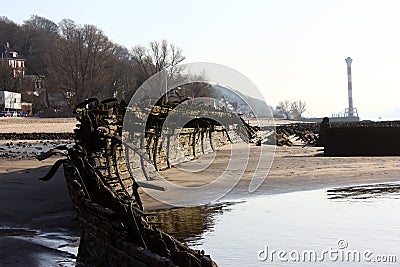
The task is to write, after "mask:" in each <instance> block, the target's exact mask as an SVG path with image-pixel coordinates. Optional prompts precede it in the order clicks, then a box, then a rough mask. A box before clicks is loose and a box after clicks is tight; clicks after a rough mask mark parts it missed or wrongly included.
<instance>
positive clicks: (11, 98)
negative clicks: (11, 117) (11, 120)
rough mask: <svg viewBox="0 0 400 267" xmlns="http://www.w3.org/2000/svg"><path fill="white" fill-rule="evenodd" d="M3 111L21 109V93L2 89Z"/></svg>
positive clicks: (1, 102) (1, 103)
mask: <svg viewBox="0 0 400 267" xmlns="http://www.w3.org/2000/svg"><path fill="white" fill-rule="evenodd" d="M0 110H1V111H20V110H21V94H20V93H15V92H9V91H0Z"/></svg>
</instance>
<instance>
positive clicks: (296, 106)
mask: <svg viewBox="0 0 400 267" xmlns="http://www.w3.org/2000/svg"><path fill="white" fill-rule="evenodd" d="M305 111H306V103H305V102H303V101H301V100H298V101H293V102H292V103H291V104H290V112H291V114H292V118H293V119H300V118H301V115H303V113H304V112H305Z"/></svg>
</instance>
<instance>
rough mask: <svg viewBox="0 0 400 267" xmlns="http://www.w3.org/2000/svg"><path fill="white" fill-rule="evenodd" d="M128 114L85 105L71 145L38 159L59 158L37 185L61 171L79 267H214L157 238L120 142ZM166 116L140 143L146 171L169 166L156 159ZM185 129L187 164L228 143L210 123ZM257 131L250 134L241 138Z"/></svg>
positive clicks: (160, 112)
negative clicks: (72, 212) (74, 221)
mask: <svg viewBox="0 0 400 267" xmlns="http://www.w3.org/2000/svg"><path fill="white" fill-rule="evenodd" d="M126 109H127V105H126V104H125V103H124V102H118V101H117V100H116V99H111V100H106V101H102V102H100V101H99V100H97V99H95V98H93V99H89V100H87V101H85V102H84V103H82V104H80V105H78V106H77V107H76V108H75V111H74V113H75V114H76V116H77V119H78V121H79V123H78V124H77V128H76V129H75V136H74V139H75V144H74V145H73V146H72V147H66V146H61V147H56V148H54V149H52V150H50V151H48V152H46V153H43V154H41V155H40V156H38V159H39V160H43V159H46V158H48V157H50V156H52V155H54V154H61V155H63V158H62V159H59V160H58V161H57V162H56V163H55V164H54V166H53V167H52V168H51V169H50V171H49V173H48V174H47V175H46V176H45V177H42V178H41V180H44V181H47V180H49V179H51V178H52V176H53V175H54V174H55V172H56V171H57V169H58V168H59V167H61V166H62V167H63V169H64V174H65V178H66V183H67V186H68V189H69V194H70V197H71V199H72V202H73V204H74V206H75V209H76V212H77V216H78V219H79V222H80V224H81V229H82V232H81V241H80V246H79V250H78V255H77V263H76V266H205V267H208V266H217V264H216V263H215V262H214V261H213V260H212V259H211V257H210V256H209V255H205V253H204V251H197V250H193V249H190V248H189V247H188V246H187V245H185V244H184V243H181V242H179V241H178V240H176V239H175V238H174V237H172V236H171V235H169V234H167V233H165V232H163V231H161V230H159V228H158V226H159V222H153V221H152V218H151V216H150V215H151V214H149V213H146V212H145V211H144V209H143V204H142V200H141V198H140V195H139V192H138V190H139V187H141V186H146V184H144V183H141V182H139V181H136V179H135V177H134V176H133V175H132V172H131V171H130V168H131V167H130V166H128V165H129V164H127V161H126V156H127V152H126V149H125V146H124V144H123V142H122V136H123V131H122V129H123V123H124V116H125V113H126ZM165 110H166V111H165ZM170 110H171V107H155V108H154V110H153V111H152V116H151V117H150V118H149V119H147V122H146V135H145V140H138V142H140V144H141V145H142V146H143V148H145V149H146V151H147V152H146V153H144V154H143V153H139V152H138V153H136V154H137V155H136V156H137V157H139V161H140V163H141V164H140V165H139V166H141V168H143V169H146V164H152V165H153V166H155V168H156V169H157V168H168V167H170V166H171V163H170V162H169V161H168V160H167V159H168V158H169V157H165V156H164V157H161V156H160V155H161V154H162V153H160V150H161V148H162V147H163V146H164V147H165V146H166V144H165V142H166V141H163V140H161V138H159V137H160V130H159V129H160V125H162V123H163V120H164V119H165V117H166V116H167V114H166V113H168V112H169V111H170ZM185 127H186V131H184V132H182V134H181V140H183V141H182V142H183V143H184V145H185V146H186V150H185V153H186V154H187V155H188V156H189V155H191V156H192V157H195V156H196V153H202V152H204V149H206V147H207V148H208V149H210V148H211V149H215V148H216V147H217V146H219V145H222V144H224V143H227V142H231V141H232V140H229V135H228V134H227V132H226V129H224V128H223V127H222V126H221V125H219V124H218V123H217V122H215V121H212V120H203V119H201V118H199V119H197V120H193V121H190V122H189V123H187V124H186V125H185ZM254 131H255V129H253V128H251V127H247V128H245V129H243V134H244V135H247V134H251V133H253V132H254ZM222 137H224V138H222ZM205 140H207V142H208V146H206V145H205V143H206V141H205Z"/></svg>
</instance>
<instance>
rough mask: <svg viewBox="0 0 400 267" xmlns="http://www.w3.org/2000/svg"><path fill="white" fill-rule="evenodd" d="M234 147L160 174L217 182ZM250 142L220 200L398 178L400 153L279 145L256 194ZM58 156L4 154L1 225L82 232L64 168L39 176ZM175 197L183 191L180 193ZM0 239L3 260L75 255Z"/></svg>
mask: <svg viewBox="0 0 400 267" xmlns="http://www.w3.org/2000/svg"><path fill="white" fill-rule="evenodd" d="M229 146H230V145H227V146H224V147H221V148H220V149H219V150H218V152H217V153H218V154H217V155H218V157H217V158H216V163H217V164H216V165H215V166H213V165H211V166H210V167H209V168H207V169H205V170H204V171H203V172H200V173H201V175H197V174H193V173H191V174H190V175H188V174H187V173H185V172H183V171H181V170H179V169H178V168H176V167H174V168H171V169H166V170H163V171H160V173H162V175H163V176H165V177H167V178H168V179H170V180H171V181H173V182H175V183H180V184H183V185H187V186H190V185H195V184H196V183H199V182H203V183H204V182H209V181H212V180H213V179H215V175H216V173H218V169H219V168H224V166H225V167H226V164H225V165H224V164H220V165H218V163H224V162H225V161H226V157H228V156H230V153H231V150H230V147H229ZM246 146H247V145H246ZM249 146H250V159H249V165H248V166H247V168H246V171H245V174H244V176H243V178H242V179H241V180H240V181H239V183H238V184H237V185H236V186H235V188H234V189H233V190H232V191H230V192H229V193H228V194H227V195H226V196H225V197H223V198H222V199H219V200H218V201H217V202H216V203H223V202H232V201H235V202H236V201H246V200H248V199H251V198H257V197H265V196H268V195H275V194H284V193H292V192H299V191H308V190H319V189H329V188H335V187H343V186H352V185H361V184H372V183H386V182H398V181H399V178H398V177H399V174H400V168H399V167H400V163H398V159H399V157H347V158H345V157H323V156H320V152H319V151H318V148H316V147H305V148H302V147H301V146H293V147H277V150H276V152H275V158H274V161H273V164H272V167H271V169H270V172H269V174H268V177H267V178H266V180H265V181H264V182H263V183H262V185H261V186H260V188H259V189H258V190H256V192H254V193H252V194H251V193H249V192H248V186H249V182H250V180H251V176H250V174H251V170H252V169H254V168H255V166H254V162H252V159H253V158H256V157H257V156H258V155H259V152H260V147H257V146H254V145H249ZM234 149H239V150H240V149H244V147H243V146H242V147H240V146H238V147H235V148H234ZM56 160H57V158H52V159H47V160H45V161H38V160H36V159H34V158H29V159H22V160H17V159H0V218H1V219H0V226H1V227H4V226H8V227H10V226H12V227H16V228H28V229H32V230H39V231H41V232H43V233H50V232H60V229H61V230H62V231H64V232H65V233H72V234H75V235H76V236H79V233H80V229H79V223H78V221H77V219H76V215H75V211H74V207H73V205H72V201H71V199H70V197H69V194H68V190H67V186H66V183H65V178H64V174H63V171H62V169H61V168H60V170H59V171H57V173H56V175H55V176H54V178H53V179H52V180H50V181H48V182H43V181H40V180H38V178H39V177H42V176H43V175H44V174H45V173H46V172H47V171H48V170H49V169H50V167H51V165H52V164H53V163H54V162H55V161H56ZM201 160H202V159H199V161H201ZM203 160H204V159H203ZM194 162H195V161H193V162H192V161H191V162H187V163H186V164H191V163H194ZM142 190H143V189H141V190H140V191H142ZM140 195H141V198H142V202H143V205H144V207H145V210H156V209H160V208H162V209H165V208H173V206H168V205H165V204H163V203H159V202H158V201H156V200H155V199H153V198H152V197H150V196H148V195H146V194H145V193H144V192H141V193H140ZM175 197H183V196H181V195H179V194H176V195H175ZM75 243H76V242H75ZM0 244H1V247H2V251H3V253H1V255H0V265H2V264H10V266H28V265H32V264H36V263H37V261H38V259H40V257H39V256H40V255H46V257H45V258H46V259H45V260H49V261H53V262H54V261H55V260H57V259H60V258H64V259H70V260H71V261H72V260H73V257H71V255H69V254H67V253H65V252H62V251H60V250H57V249H53V250H51V248H49V247H46V246H43V245H38V244H36V243H33V242H28V241H27V240H21V239H16V238H13V236H12V235H11V236H10V234H7V231H1V228H0ZM65 244H66V245H67V246H73V245H76V244H74V242H72V241H71V242H69V241H66V243H65Z"/></svg>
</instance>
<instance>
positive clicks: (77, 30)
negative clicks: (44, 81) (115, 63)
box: [48, 19, 115, 104]
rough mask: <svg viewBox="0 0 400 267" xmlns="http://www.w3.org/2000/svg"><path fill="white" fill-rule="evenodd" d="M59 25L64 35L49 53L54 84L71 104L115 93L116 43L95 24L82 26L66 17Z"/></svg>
mask: <svg viewBox="0 0 400 267" xmlns="http://www.w3.org/2000/svg"><path fill="white" fill-rule="evenodd" d="M59 27H60V38H58V39H57V41H56V43H55V49H54V51H53V53H52V55H51V56H49V57H48V66H49V74H50V76H51V77H52V84H53V85H54V86H57V87H58V89H59V90H61V92H62V93H63V94H64V96H65V98H66V99H67V101H69V102H70V104H77V103H79V102H81V101H83V100H85V99H87V98H90V97H93V96H97V97H99V98H105V97H111V96H112V95H113V92H112V87H111V86H110V82H112V77H111V76H112V71H111V66H112V64H111V63H112V60H113V53H114V48H115V47H114V45H113V44H112V43H111V42H110V41H109V40H108V38H107V36H105V35H104V34H103V32H102V31H101V30H100V29H98V28H97V27H95V26H93V25H84V26H80V25H77V24H75V22H73V21H72V20H65V19H64V20H62V21H61V23H60V25H59Z"/></svg>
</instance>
